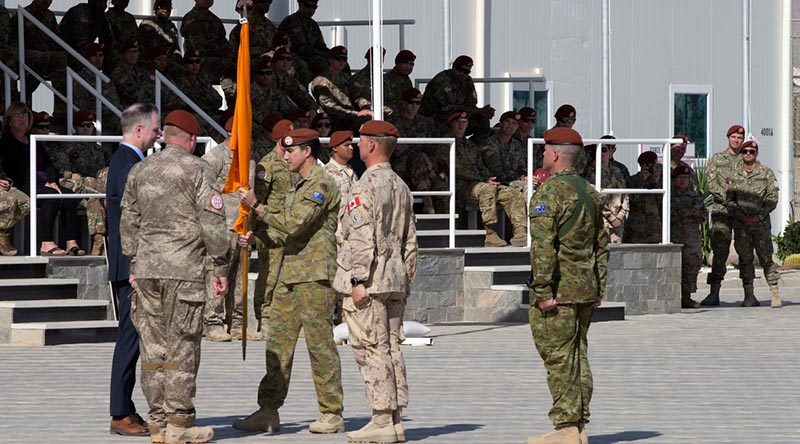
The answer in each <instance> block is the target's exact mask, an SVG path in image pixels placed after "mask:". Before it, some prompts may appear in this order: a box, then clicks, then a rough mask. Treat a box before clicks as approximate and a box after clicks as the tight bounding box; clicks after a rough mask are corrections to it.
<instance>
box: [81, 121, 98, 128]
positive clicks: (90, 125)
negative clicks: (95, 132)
mask: <svg viewBox="0 0 800 444" xmlns="http://www.w3.org/2000/svg"><path fill="white" fill-rule="evenodd" d="M78 126H79V127H81V128H94V122H83V123H81V124H80V125H78Z"/></svg>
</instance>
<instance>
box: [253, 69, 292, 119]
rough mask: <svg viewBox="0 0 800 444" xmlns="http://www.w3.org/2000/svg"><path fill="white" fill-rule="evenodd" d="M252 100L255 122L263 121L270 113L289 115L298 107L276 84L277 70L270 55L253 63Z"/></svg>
mask: <svg viewBox="0 0 800 444" xmlns="http://www.w3.org/2000/svg"><path fill="white" fill-rule="evenodd" d="M250 101H251V102H252V104H253V122H261V121H262V120H264V117H266V116H267V114H270V113H277V114H280V115H281V116H287V115H288V114H289V113H291V112H292V111H294V110H296V109H297V104H295V103H294V102H293V101H292V99H290V98H289V96H287V95H286V93H284V92H283V91H282V90H281V89H280V88H278V86H277V85H276V84H275V72H274V71H273V70H272V59H271V58H270V57H269V56H264V57H261V58H260V59H258V61H257V62H256V63H255V64H254V65H253V80H252V81H251V82H250Z"/></svg>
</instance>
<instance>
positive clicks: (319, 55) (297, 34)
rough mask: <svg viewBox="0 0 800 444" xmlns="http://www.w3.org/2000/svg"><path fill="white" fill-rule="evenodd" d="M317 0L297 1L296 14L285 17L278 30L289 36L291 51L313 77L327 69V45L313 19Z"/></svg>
mask: <svg viewBox="0 0 800 444" xmlns="http://www.w3.org/2000/svg"><path fill="white" fill-rule="evenodd" d="M317 3H319V0H297V12H295V13H294V14H291V15H289V16H287V17H286V18H285V19H283V21H282V22H281V24H280V25H279V26H278V29H279V30H281V31H285V32H286V33H287V34H289V38H290V39H291V41H292V50H294V52H295V53H297V54H298V55H299V56H300V58H302V59H303V60H305V62H306V63H307V64H308V68H309V69H310V70H311V73H312V74H313V75H314V76H317V75H319V74H321V73H322V72H323V71H325V69H327V68H328V62H327V57H328V45H327V44H325V37H323V36H322V31H321V30H320V29H319V25H318V24H317V22H316V20H314V19H313V18H312V17H314V13H316V12H317V7H318V6H319V5H318V4H317Z"/></svg>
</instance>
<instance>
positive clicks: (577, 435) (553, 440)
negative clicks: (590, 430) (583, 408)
mask: <svg viewBox="0 0 800 444" xmlns="http://www.w3.org/2000/svg"><path fill="white" fill-rule="evenodd" d="M587 439H588V438H587ZM580 442H581V432H580V431H579V430H578V427H576V426H572V427H564V428H562V429H555V430H553V431H550V432H547V433H545V434H544V435H541V436H537V437H535V438H528V444H580Z"/></svg>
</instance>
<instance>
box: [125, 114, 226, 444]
mask: <svg viewBox="0 0 800 444" xmlns="http://www.w3.org/2000/svg"><path fill="white" fill-rule="evenodd" d="M176 113H178V114H176ZM164 125H165V126H166V127H167V129H169V128H168V127H169V126H175V127H178V128H181V129H182V130H183V131H185V132H187V133H189V134H193V135H197V134H198V133H199V132H200V127H199V125H198V124H197V121H196V119H194V117H192V116H191V115H190V114H188V113H186V112H185V111H173V112H172V113H170V114H169V115H167V117H166V119H165V120H164ZM215 183H216V180H215V178H214V177H213V174H212V173H211V170H210V169H209V168H208V165H207V164H206V163H205V162H204V161H203V160H201V159H200V158H198V157H196V156H193V155H191V154H190V153H189V152H188V151H187V150H186V149H185V148H184V147H182V146H179V145H175V144H171V143H168V144H167V145H166V147H165V148H164V149H163V150H162V151H160V152H158V153H156V154H154V155H152V156H148V157H147V159H145V160H144V161H142V162H140V163H138V164H136V166H134V167H133V169H132V170H131V172H130V174H129V176H128V181H127V184H126V186H125V193H124V196H123V199H122V218H121V220H122V224H121V227H120V233H121V236H122V250H123V253H124V254H125V255H126V256H128V257H130V259H131V270H130V273H131V275H135V276H136V286H135V288H136V292H135V293H134V294H135V296H133V297H132V298H131V318H132V320H133V324H134V326H135V327H136V330H137V331H138V332H139V335H140V338H141V340H140V347H141V357H142V377H141V380H142V391H143V392H144V394H145V397H146V398H147V402H148V404H149V406H150V420H149V421H148V424H149V427H150V433H151V436H157V435H158V434H160V433H164V430H165V429H166V433H168V434H169V433H170V430H171V429H173V430H174V427H176V426H177V427H178V428H191V427H194V426H195V409H194V397H195V393H196V377H197V369H198V366H199V364H200V361H199V359H200V338H201V334H202V330H203V309H204V305H205V299H206V289H205V272H206V257H207V256H210V257H211V258H212V260H213V264H214V268H215V276H220V277H224V276H227V275H228V263H227V257H228V254H229V250H230V248H229V246H230V242H229V238H228V232H227V229H226V226H225V212H224V207H223V201H222V197H221V196H220V195H219V191H218V190H216V189H214V187H215ZM165 208H169V211H164V209H165ZM154 314H155V315H154ZM209 432H210V434H211V436H213V432H211V431H210V430H209ZM156 442H158V441H156ZM162 442H163V441H162ZM180 442H189V441H180ZM192 442H194V441H192ZM197 442H206V441H205V440H203V441H201V440H198V441H197Z"/></svg>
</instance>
